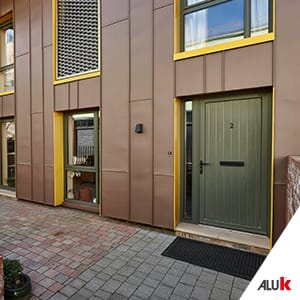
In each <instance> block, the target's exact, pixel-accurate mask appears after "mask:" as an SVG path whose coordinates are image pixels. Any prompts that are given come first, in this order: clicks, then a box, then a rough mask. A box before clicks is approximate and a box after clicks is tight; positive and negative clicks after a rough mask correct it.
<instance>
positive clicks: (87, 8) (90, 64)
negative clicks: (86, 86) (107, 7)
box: [55, 0, 100, 79]
mask: <svg viewBox="0 0 300 300" xmlns="http://www.w3.org/2000/svg"><path fill="white" fill-rule="evenodd" d="M55 1H56V20H57V21H56V65H57V68H56V79H63V78H66V77H70V76H78V75H83V74H87V73H91V72H96V71H99V61H100V60H99V32H100V30H99V28H100V25H99V24H100V20H99V15H100V13H99V11H100V5H99V0H85V1H82V0H72V1H70V0H55Z"/></svg>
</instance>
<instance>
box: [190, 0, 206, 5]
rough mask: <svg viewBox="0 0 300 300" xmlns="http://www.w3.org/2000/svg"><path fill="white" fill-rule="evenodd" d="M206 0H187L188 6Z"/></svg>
mask: <svg viewBox="0 0 300 300" xmlns="http://www.w3.org/2000/svg"><path fill="white" fill-rule="evenodd" d="M204 1H206V0H187V1H186V5H187V6H191V5H194V4H197V3H201V2H204Z"/></svg>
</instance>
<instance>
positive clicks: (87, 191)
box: [80, 187, 92, 202]
mask: <svg viewBox="0 0 300 300" xmlns="http://www.w3.org/2000/svg"><path fill="white" fill-rule="evenodd" d="M91 196H92V191H91V188H88V187H85V188H82V189H80V200H82V201H86V202H89V201H91V199H92V197H91Z"/></svg>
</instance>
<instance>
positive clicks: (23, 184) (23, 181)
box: [16, 164, 32, 200]
mask: <svg viewBox="0 0 300 300" xmlns="http://www.w3.org/2000/svg"><path fill="white" fill-rule="evenodd" d="M16 177H17V178H16V194H17V195H16V196H17V198H19V199H24V200H32V194H31V166H30V165H23V164H18V165H17V176H16ZM18 178H19V180H18Z"/></svg>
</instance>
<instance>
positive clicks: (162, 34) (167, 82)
mask: <svg viewBox="0 0 300 300" xmlns="http://www.w3.org/2000/svg"><path fill="white" fill-rule="evenodd" d="M174 72H175V68H174V62H173V6H166V7H163V8H161V9H157V10H155V12H154V174H169V175H170V174H173V153H172V151H173V115H174V114H173V110H174V108H173V106H174V105H173V102H174V101H173V99H174V76H175V75H174ZM169 152H171V153H169ZM170 192H171V191H170Z"/></svg>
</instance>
